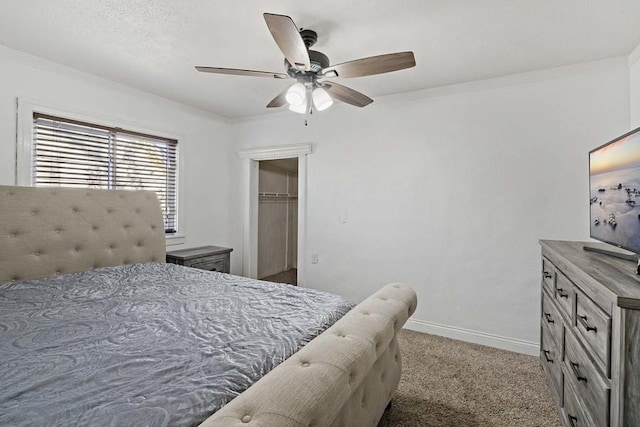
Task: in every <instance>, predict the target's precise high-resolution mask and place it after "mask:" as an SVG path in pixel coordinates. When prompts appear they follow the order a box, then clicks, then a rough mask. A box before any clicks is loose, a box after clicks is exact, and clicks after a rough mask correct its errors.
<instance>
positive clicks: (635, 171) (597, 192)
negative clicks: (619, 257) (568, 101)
mask: <svg viewBox="0 0 640 427" xmlns="http://www.w3.org/2000/svg"><path fill="white" fill-rule="evenodd" d="M589 193H590V196H589V197H590V205H591V207H590V211H591V237H592V238H594V239H597V240H601V241H603V242H606V243H610V244H612V245H615V246H618V247H621V248H624V249H628V250H630V251H632V252H635V253H640V128H638V129H635V130H633V131H631V132H629V133H627V134H626V135H623V136H621V137H619V138H616V139H614V140H613V141H611V142H608V143H606V144H605V145H603V146H601V147H598V148H596V149H595V150H592V151H591V152H589Z"/></svg>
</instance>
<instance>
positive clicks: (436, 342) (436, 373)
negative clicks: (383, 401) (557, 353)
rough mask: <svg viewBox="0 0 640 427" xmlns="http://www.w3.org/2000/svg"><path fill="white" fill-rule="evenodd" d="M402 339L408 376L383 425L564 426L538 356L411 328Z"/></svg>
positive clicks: (403, 358)
mask: <svg viewBox="0 0 640 427" xmlns="http://www.w3.org/2000/svg"><path fill="white" fill-rule="evenodd" d="M399 341H400V348H401V351H402V362H403V373H402V378H401V380H400V385H399V387H398V391H397V392H396V395H395V397H394V398H393V400H392V406H391V408H390V409H389V410H388V411H387V412H386V414H385V415H384V417H383V419H382V420H381V423H380V425H381V426H389V427H396V426H397V427H404V426H407V427H409V426H410V427H417V426H442V427H454V426H455V427H470V426H505V427H506V426H509V427H520V426H531V427H533V426H540V427H542V426H544V427H556V426H560V421H559V418H558V415H557V413H556V408H555V406H554V404H553V402H552V401H551V395H550V391H549V389H548V388H547V384H546V381H545V378H544V375H543V371H542V367H541V366H540V362H539V360H538V358H537V357H533V356H526V355H523V354H518V353H512V352H509V351H504V350H497V349H494V348H490V347H485V346H481V345H477V344H469V343H465V342H461V341H456V340H452V339H448V338H442V337H438V336H434V335H427V334H423V333H420V332H413V331H407V330H403V331H402V332H401V333H400V337H399Z"/></svg>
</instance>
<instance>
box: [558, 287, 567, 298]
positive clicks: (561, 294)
mask: <svg viewBox="0 0 640 427" xmlns="http://www.w3.org/2000/svg"><path fill="white" fill-rule="evenodd" d="M558 295H560V298H569V294H567V293H565V292H564V289H563V288H558Z"/></svg>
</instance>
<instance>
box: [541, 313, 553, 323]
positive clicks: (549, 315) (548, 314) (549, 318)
mask: <svg viewBox="0 0 640 427" xmlns="http://www.w3.org/2000/svg"><path fill="white" fill-rule="evenodd" d="M544 317H546V318H547V323H556V322H554V320H553V319H552V318H551V313H545V314H544Z"/></svg>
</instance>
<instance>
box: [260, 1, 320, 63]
mask: <svg viewBox="0 0 640 427" xmlns="http://www.w3.org/2000/svg"><path fill="white" fill-rule="evenodd" d="M263 16H264V20H265V21H266V23H267V27H269V31H270V32H271V35H272V36H273V39H274V40H275V41H276V44H277V45H278V47H279V48H280V50H281V51H282V53H283V54H284V57H285V58H287V61H289V62H290V63H291V64H292V65H294V66H296V67H298V68H301V69H303V70H305V71H310V70H311V62H310V61H309V52H307V46H305V44H304V41H303V40H302V37H301V36H300V33H299V32H298V27H296V24H294V22H293V20H292V19H291V18H290V17H288V16H286V15H275V14H273V13H265V14H263Z"/></svg>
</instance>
